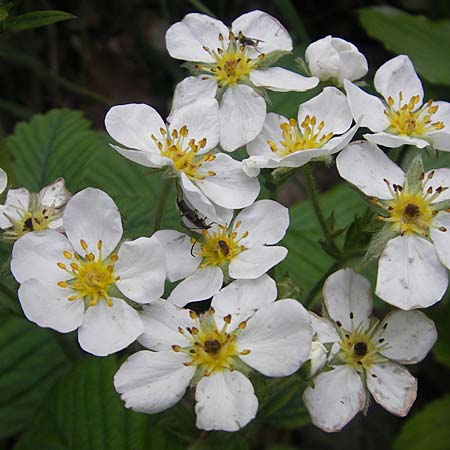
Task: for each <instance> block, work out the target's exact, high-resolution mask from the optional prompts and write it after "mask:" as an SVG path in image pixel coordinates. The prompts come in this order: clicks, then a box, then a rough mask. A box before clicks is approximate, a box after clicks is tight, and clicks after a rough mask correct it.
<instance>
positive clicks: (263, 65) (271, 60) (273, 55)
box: [258, 50, 292, 69]
mask: <svg viewBox="0 0 450 450" xmlns="http://www.w3.org/2000/svg"><path fill="white" fill-rule="evenodd" d="M290 53H292V52H287V51H285V50H275V51H274V52H270V53H267V55H264V59H263V60H262V61H261V62H260V63H259V64H258V69H267V68H269V67H270V66H272V65H273V64H275V63H276V62H277V61H278V60H279V59H280V58H281V57H283V56H285V55H289V54H290Z"/></svg>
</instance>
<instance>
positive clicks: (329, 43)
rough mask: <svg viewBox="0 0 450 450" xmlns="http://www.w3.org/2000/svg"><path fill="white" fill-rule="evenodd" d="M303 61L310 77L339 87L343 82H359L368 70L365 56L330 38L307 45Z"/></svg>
mask: <svg viewBox="0 0 450 450" xmlns="http://www.w3.org/2000/svg"><path fill="white" fill-rule="evenodd" d="M305 59H306V62H307V64H308V66H309V70H310V72H311V75H315V76H317V77H319V79H320V80H321V81H328V80H332V81H335V82H337V84H338V85H340V86H342V83H343V81H344V80H350V81H353V80H359V79H360V78H362V77H363V76H364V75H365V74H366V73H367V70H368V67H367V60H366V58H365V56H364V55H363V54H362V53H360V52H359V50H358V49H357V47H356V46H355V45H353V44H352V43H350V42H347V41H345V40H344V39H340V38H335V37H332V36H327V37H324V38H322V39H319V40H318V41H315V42H313V43H312V44H309V45H308V47H307V49H306V52H305Z"/></svg>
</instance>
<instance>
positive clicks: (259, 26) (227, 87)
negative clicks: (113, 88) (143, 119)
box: [166, 11, 319, 151]
mask: <svg viewBox="0 0 450 450" xmlns="http://www.w3.org/2000/svg"><path fill="white" fill-rule="evenodd" d="M166 45H167V50H168V51H169V54H170V56H172V57H173V58H177V59H181V60H184V61H193V62H195V63H197V64H196V65H195V73H196V76H191V77H188V78H186V79H185V80H183V81H182V82H181V83H180V84H179V85H178V86H177V88H176V89H175V94H174V99H173V110H176V109H178V108H180V107H182V106H185V105H188V104H190V103H192V101H193V100H194V99H197V98H199V97H200V98H201V97H207V98H215V97H216V96H217V97H218V98H220V109H219V120H220V145H221V146H222V147H223V149H224V150H227V151H233V150H235V149H237V148H238V147H241V146H243V145H245V144H246V143H247V142H250V141H251V140H252V139H254V138H255V137H256V135H257V134H258V133H259V132H260V131H261V128H262V126H263V123H264V119H265V116H266V102H265V100H264V98H263V96H262V95H261V91H262V90H263V89H264V88H266V89H270V90H272V91H281V92H288V91H306V90H308V89H312V88H313V87H315V86H317V84H318V83H319V80H318V78H316V77H310V78H307V77H303V76H302V75H299V74H297V73H294V72H291V71H289V70H286V69H282V68H280V67H272V68H269V67H268V66H269V65H271V63H270V61H271V59H273V58H272V57H273V56H274V55H275V54H276V53H277V52H290V51H291V50H292V40H291V38H290V36H289V33H288V32H287V30H286V29H285V28H284V27H283V25H282V24H281V23H280V22H279V21H278V20H277V19H275V18H274V17H272V16H270V15H269V14H266V13H264V12H262V11H251V12H249V13H247V14H244V15H242V16H240V17H238V18H237V19H236V20H235V21H234V22H233V23H232V25H231V30H230V29H228V28H227V27H226V26H225V25H224V24H223V23H222V22H221V21H220V20H217V19H213V18H212V17H209V16H206V15H203V14H197V13H193V14H188V15H187V16H186V17H185V18H184V19H183V20H182V21H181V22H177V23H175V24H174V25H172V26H171V27H170V28H169V30H168V31H167V34H166ZM222 94H223V95H222ZM171 115H172V114H171Z"/></svg>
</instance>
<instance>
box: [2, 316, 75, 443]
mask: <svg viewBox="0 0 450 450" xmlns="http://www.w3.org/2000/svg"><path fill="white" fill-rule="evenodd" d="M67 365H68V362H67V359H66V357H65V356H64V354H63V352H62V349H61V347H60V346H59V344H58V343H57V341H56V339H55V335H54V334H53V333H52V332H50V331H49V330H45V329H43V328H39V327H38V326H36V325H34V324H32V323H31V322H28V321H27V320H25V319H24V318H22V317H19V316H16V315H13V314H11V313H1V314H0V438H1V437H5V436H11V435H13V434H15V433H17V432H19V431H21V430H22V429H23V428H24V427H25V426H26V425H27V424H28V422H30V421H31V419H32V418H33V417H34V415H35V414H36V413H37V412H38V410H39V407H40V405H41V403H42V401H43V400H44V399H45V398H46V397H47V395H48V393H49V391H50V389H51V387H52V385H53V384H54V383H55V381H56V380H57V378H58V376H59V375H61V373H62V372H63V371H64V370H65V369H66V367H67Z"/></svg>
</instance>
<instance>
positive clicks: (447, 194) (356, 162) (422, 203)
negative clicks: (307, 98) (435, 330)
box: [337, 142, 450, 309]
mask: <svg viewBox="0 0 450 450" xmlns="http://www.w3.org/2000/svg"><path fill="white" fill-rule="evenodd" d="M337 167H338V170H339V173H340V175H341V176H342V177H343V178H344V179H346V180H347V181H349V182H350V183H352V184H354V185H355V186H356V187H358V188H359V189H360V190H361V191H362V192H363V193H364V194H366V195H367V196H369V197H370V198H371V201H372V203H373V204H374V206H375V207H376V208H377V209H378V211H379V212H380V215H379V216H378V219H379V220H380V221H382V222H385V223H386V225H385V227H384V228H383V229H382V230H381V232H380V234H379V235H378V236H377V237H375V238H374V242H379V246H380V248H379V251H380V252H381V256H380V259H379V267H378V279H377V287H376V294H377V295H378V296H379V297H381V298H382V299H383V300H385V301H387V302H389V303H391V304H392V305H395V306H397V307H398V308H402V309H411V308H426V307H428V306H431V305H433V304H434V303H436V302H438V301H439V300H440V299H441V298H442V296H443V295H444V294H445V291H446V289H447V285H448V275H447V268H450V213H449V212H448V211H449V207H450V189H448V188H449V186H450V169H448V168H444V169H436V170H430V171H428V172H424V171H423V166H422V160H421V159H420V155H419V156H418V157H417V158H416V159H415V160H413V162H412V163H411V167H410V169H409V170H408V172H407V173H406V174H405V173H404V172H403V170H402V169H401V168H400V167H398V166H397V165H396V164H395V163H394V162H392V161H391V160H390V159H389V158H388V157H387V156H386V155H385V154H384V153H383V152H382V151H381V150H380V149H379V148H378V147H377V146H376V145H375V144H371V143H369V142H355V143H352V144H350V145H349V146H348V147H347V148H346V149H345V150H343V151H342V152H341V153H340V155H339V156H338V158H337ZM375 253H376V255H375V256H378V254H377V253H379V252H375Z"/></svg>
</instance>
